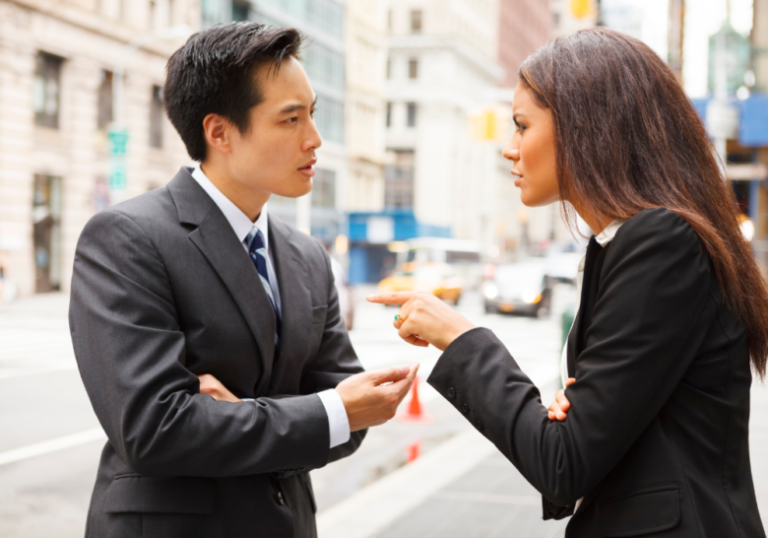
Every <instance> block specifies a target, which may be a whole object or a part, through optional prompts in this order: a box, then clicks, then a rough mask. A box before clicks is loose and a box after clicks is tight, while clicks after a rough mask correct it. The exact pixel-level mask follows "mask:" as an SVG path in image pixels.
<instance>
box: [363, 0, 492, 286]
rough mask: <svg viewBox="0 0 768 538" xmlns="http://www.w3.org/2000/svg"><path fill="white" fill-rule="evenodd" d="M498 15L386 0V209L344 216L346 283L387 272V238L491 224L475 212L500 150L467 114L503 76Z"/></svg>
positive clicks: (478, 5)
mask: <svg viewBox="0 0 768 538" xmlns="http://www.w3.org/2000/svg"><path fill="white" fill-rule="evenodd" d="M498 13H499V4H498V0H482V1H475V2H470V1H456V2H450V3H445V2H439V1H436V0H421V1H416V2H415V1H411V0H392V1H390V2H389V10H388V13H387V30H388V38H387V49H388V56H387V64H386V84H385V94H386V97H387V105H386V110H385V118H384V123H385V126H386V156H385V159H386V164H385V167H384V189H383V191H384V192H383V195H384V196H383V204H382V205H383V207H384V209H383V211H378V212H377V211H369V212H360V213H352V214H351V215H350V228H349V231H350V233H349V236H350V242H351V247H350V279H351V280H352V281H353V282H364V281H368V282H375V281H377V280H378V279H380V278H381V277H383V276H385V274H386V272H387V270H389V269H391V266H392V260H393V259H394V255H393V254H392V253H391V252H389V243H391V242H392V241H400V240H405V239H410V238H413V237H420V236H438V237H455V238H471V239H476V238H478V237H480V236H482V235H483V234H484V233H485V231H486V230H487V229H489V228H491V227H492V222H491V221H492V219H491V218H490V217H486V218H484V219H483V218H480V219H478V218H477V213H478V211H481V212H482V213H487V211H486V209H485V207H486V203H485V202H487V199H488V198H490V197H492V196H493V195H492V191H491V190H489V184H491V183H493V181H488V179H487V178H489V177H494V176H495V174H496V166H497V162H498V161H497V157H498V148H497V147H496V146H495V145H492V144H484V143H482V142H477V141H473V140H472V138H471V136H470V128H469V117H470V115H471V113H472V112H473V111H475V110H477V109H478V108H480V107H482V105H483V104H485V103H486V102H487V101H488V100H492V99H494V96H493V95H492V91H493V89H494V88H496V87H497V86H498V84H499V83H500V81H501V80H502V79H503V77H504V70H503V69H502V67H501V66H500V65H499V63H498V61H497V56H498Z"/></svg>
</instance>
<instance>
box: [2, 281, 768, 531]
mask: <svg viewBox="0 0 768 538" xmlns="http://www.w3.org/2000/svg"><path fill="white" fill-rule="evenodd" d="M371 290H372V288H364V289H358V290H357V293H356V299H357V301H356V303H357V314H356V327H355V329H354V330H353V331H352V333H351V335H352V339H353V342H354V344H355V347H356V349H357V351H358V354H359V356H360V359H361V361H362V362H363V364H364V365H365V366H366V368H368V369H376V368H382V367H386V366H389V365H396V364H408V363H411V362H416V361H418V362H420V363H421V375H420V377H421V379H422V383H421V385H420V394H421V401H422V403H423V404H424V408H425V411H426V412H427V413H429V414H430V415H432V417H433V419H434V420H433V421H432V422H431V423H430V424H424V425H415V424H406V423H402V422H399V421H397V420H394V421H392V422H390V423H388V424H387V425H385V426H382V427H379V428H376V429H374V430H372V431H371V432H370V433H369V435H368V438H367V439H366V442H365V443H364V444H363V446H362V448H361V449H360V450H359V451H358V452H357V453H356V454H355V455H353V456H352V457H350V458H348V459H346V460H343V461H341V462H338V463H335V464H333V465H331V466H329V467H327V468H325V469H320V470H318V471H315V472H313V481H314V485H315V492H316V496H317V500H318V505H319V510H320V514H319V519H320V520H321V521H322V518H323V516H324V514H326V513H330V512H332V509H333V508H334V507H336V506H341V505H343V504H344V502H343V501H346V502H349V501H350V499H353V498H354V497H353V496H354V494H355V493H358V492H361V491H363V490H365V489H371V488H370V486H372V485H373V486H375V485H376V483H377V481H379V479H380V478H382V477H384V476H387V475H390V474H397V472H402V471H404V470H406V471H407V470H408V469H407V468H408V467H410V466H408V465H406V461H407V457H408V453H409V450H411V451H412V450H413V446H414V445H416V444H418V447H419V451H420V454H421V457H420V460H424V463H425V464H427V463H428V462H429V461H430V458H432V454H433V452H434V454H435V455H436V457H437V456H438V453H439V452H440V450H436V449H437V448H438V447H441V446H446V447H448V446H449V445H451V443H452V442H462V443H467V442H469V443H470V444H471V443H475V444H476V443H478V442H482V438H480V436H479V435H477V434H476V433H475V432H474V431H473V429H472V428H471V426H470V425H469V424H467V423H466V422H465V421H464V419H463V418H462V417H461V415H460V414H459V413H457V412H456V411H455V410H454V409H453V408H452V407H451V406H450V405H448V404H447V403H446V402H445V401H444V400H443V399H442V398H440V397H439V396H438V395H437V394H436V393H435V392H434V391H433V390H432V389H431V388H430V387H429V386H428V385H426V384H425V383H424V382H423V379H425V378H426V377H427V376H428V374H429V371H430V370H431V368H432V366H433V365H434V363H435V361H436V360H437V358H438V357H439V352H437V351H436V350H434V349H426V350H425V349H421V348H414V347H409V346H406V345H405V344H403V343H402V342H401V341H400V340H399V339H398V337H397V335H396V333H395V331H394V329H393V328H392V326H391V321H392V318H393V317H394V313H395V312H396V310H395V309H394V308H387V307H383V306H380V305H369V304H367V303H366V302H365V301H364V295H365V293H366V292H369V291H371ZM573 294H574V292H573V289H572V288H570V287H568V286H560V287H558V288H556V293H555V300H554V313H553V314H552V316H551V317H550V318H548V319H543V320H539V319H531V318H523V317H515V316H499V315H485V314H484V313H483V311H482V304H481V300H480V297H479V296H478V295H472V294H466V296H465V299H464V300H463V301H462V303H461V304H460V306H459V309H460V310H461V311H462V312H463V313H464V314H466V315H467V316H468V317H470V318H471V319H473V320H474V321H475V322H476V323H478V324H480V325H484V326H487V327H490V328H492V329H493V330H494V331H496V332H497V334H499V335H500V337H501V338H502V340H503V341H504V342H505V343H506V344H507V345H508V347H509V348H510V349H511V350H512V352H513V354H514V356H515V358H516V359H517V360H518V361H519V362H520V364H521V365H522V367H523V368H524V369H525V371H526V372H528V373H529V375H530V376H531V377H532V379H533V380H534V381H535V382H536V383H537V385H539V386H540V387H542V388H543V389H545V390H544V391H543V392H544V398H545V401H549V399H551V398H552V395H553V394H554V391H555V390H556V388H557V386H556V383H557V375H558V374H557V367H558V365H557V362H558V357H559V352H560V339H561V333H560V316H559V313H560V312H561V311H562V309H563V307H564V305H567V304H568V303H569V302H570V301H572V300H573V298H574V297H573ZM67 303H68V297H67V296H66V295H64V294H51V295H41V296H35V297H31V298H27V299H23V300H21V301H18V302H16V303H13V304H11V305H6V306H2V307H0V341H1V342H2V343H3V345H2V348H1V349H0V431H2V435H1V436H0V536H8V537H14V538H15V537H19V538H38V537H39V538H43V537H46V538H47V537H50V536H57V537H61V538H69V537H79V536H82V534H83V529H84V521H85V513H86V510H87V507H88V501H89V495H90V491H91V487H92V484H93V480H94V477H95V471H96V464H97V460H98V457H99V452H100V450H101V447H102V445H103V442H104V437H103V433H101V431H100V428H99V425H98V422H97V421H96V418H95V416H94V414H93V411H92V409H91V407H90V403H89V402H88V399H87V397H86V394H85V391H84V390H83V387H82V383H81V381H80V378H79V374H78V372H77V369H76V365H75V361H74V357H73V354H72V351H71V344H70V341H69V332H68V329H67V321H66V312H67ZM753 402H754V404H753V410H752V417H753V418H752V465H753V472H754V475H755V485H756V488H757V490H758V500H759V502H760V504H761V507H762V508H763V513H766V510H768V462H766V461H765V458H763V457H762V456H763V455H764V454H765V448H764V443H765V442H766V440H768V418H766V415H767V413H766V411H768V391H766V389H765V387H763V386H762V385H759V384H757V383H756V384H755V390H754V391H753ZM407 403H408V400H407V399H406V401H405V402H404V405H405V404H407ZM465 446H468V445H465ZM473 446H474V445H473ZM409 447H410V448H409ZM461 450H463V451H465V453H464V454H463V455H462V454H461V453H459V457H460V458H462V459H467V458H470V456H471V454H470V452H471V450H470V449H468V448H461ZM492 452H493V451H492V449H491V448H488V447H484V448H482V449H481V450H478V451H476V454H477V461H476V462H474V463H473V462H471V461H470V462H469V463H468V465H469V464H472V465H474V467H471V469H472V470H471V472H468V473H466V475H463V476H462V477H459V476H457V479H458V478H460V480H458V482H456V483H455V484H453V485H450V487H448V488H447V489H446V490H443V491H440V492H437V494H435V495H433V497H430V501H429V502H427V503H425V504H424V505H423V506H424V508H423V509H422V508H418V507H419V506H421V505H416V506H414V507H412V508H418V509H417V510H415V511H414V510H411V513H409V514H408V515H406V517H405V519H404V520H403V521H404V522H403V523H402V525H404V524H405V523H408V522H409V521H411V520H413V519H414V518H417V515H419V514H421V515H422V516H423V517H422V519H423V518H425V517H429V518H431V517H438V516H439V514H441V512H440V510H443V511H445V510H446V508H445V506H447V505H445V503H449V502H452V503H454V504H456V503H458V504H457V506H459V505H461V506H466V503H465V502H464V501H462V499H465V498H466V496H467V495H471V498H472V499H473V500H474V501H475V502H477V503H480V505H482V506H485V507H486V508H487V509H488V510H497V512H498V511H499V510H502V511H503V512H502V513H506V514H510V515H509V516H508V518H507V519H509V518H511V517H512V515H513V514H519V513H524V514H525V515H526V517H528V519H530V520H532V521H534V520H536V519H538V518H540V515H539V507H538V506H534V504H535V503H534V502H533V501H535V500H536V497H535V492H534V491H533V490H532V489H530V487H529V486H527V485H526V484H524V482H523V481H522V478H521V477H520V476H519V474H518V473H517V472H516V471H515V470H514V468H512V466H511V465H507V464H505V462H504V460H503V458H500V457H496V456H493V453H492ZM441 457H444V456H441ZM489 458H490V459H489ZM470 459H471V458H470ZM434 461H435V462H436V461H437V460H434ZM456 461H458V460H456ZM417 463H418V462H417ZM467 470H468V471H469V470H470V468H469V467H468V468H467ZM456 472H458V471H456ZM403 476H405V475H403ZM414 476H415V475H414ZM423 476H427V477H428V476H429V475H423ZM483 476H485V478H483ZM473 477H474V478H473ZM430 480H432V479H431V478H423V477H422V478H418V477H416V478H410V479H406V481H405V486H403V487H405V489H411V486H413V488H414V489H418V488H422V489H423V488H426V490H425V493H424V495H427V493H430V492H432V490H433V489H435V488H432V487H431V485H430V484H429V483H424V482H429V481H430ZM419 481H421V482H422V483H418V482H419ZM462 484H463V485H462ZM465 486H466V487H465ZM462 487H465V489H466V488H469V489H472V491H473V492H472V493H466V492H464V491H463V490H461V488H462ZM478 488H479V489H480V490H482V491H483V492H485V493H486V495H485V497H484V496H483V495H480V494H478V493H477V490H478ZM512 488H517V489H516V490H515V491H520V488H528V490H527V491H526V495H525V496H523V497H521V496H520V495H519V494H518V493H515V495H517V496H516V497H515V496H510V495H509V492H512ZM499 492H502V493H504V494H506V497H505V496H504V495H501V494H499ZM505 492H506V493H505ZM430 494H431V493H430ZM500 498H501V499H502V500H503V499H508V498H512V499H518V500H519V499H522V505H519V506H506V507H505V505H504V503H501V504H500V503H499V499H500ZM436 499H437V500H440V499H442V501H443V505H441V506H443V508H441V509H438V508H439V507H438V506H437V504H435V503H436V502H437V501H436ZM486 501H487V502H486ZM515 502H516V501H515ZM430 503H432V504H430ZM483 503H484V504H483ZM517 504H520V503H517ZM483 513H486V512H483ZM493 513H494V512H492V511H491V512H487V513H486V516H483V517H484V518H485V519H486V520H487V518H488V517H489V516H488V515H487V514H493ZM444 515H445V514H444ZM339 517H340V516H339ZM439 517H443V516H439ZM456 517H461V518H464V519H462V521H465V523H466V524H469V522H470V521H472V517H473V516H472V514H469V513H468V514H467V515H466V516H463V515H461V514H459V515H457V516H456ZM475 517H477V516H475ZM515 517H517V516H515ZM417 519H418V518H417ZM509 521H512V523H509V524H510V525H512V524H513V523H514V521H516V520H514V519H511V520H509ZM534 523H535V521H534ZM390 524H391V525H390V527H389V528H390V529H391V530H390V531H389V532H383V533H381V534H379V535H378V536H382V537H384V536H392V537H394V536H406V535H407V533H405V532H404V530H403V529H402V528H400V527H398V526H397V522H396V521H393V522H390ZM518 524H519V523H514V525H518ZM536 524H537V525H544V526H543V527H538V526H537V527H536V529H538V528H544V529H549V531H547V533H546V534H536V532H538V531H533V530H530V531H529V532H528V533H527V534H526V536H531V537H532V538H537V536H541V537H544V536H550V535H553V536H554V534H552V532H553V531H554V530H555V529H556V528H562V524H561V523H559V524H554V525H555V526H553V524H549V523H546V524H545V523H542V522H540V521H539V522H538V523H536ZM402 525H401V527H402ZM409 525H410V523H409ZM505 528H506V527H505ZM510 528H513V527H510ZM514 528H517V527H514ZM526 528H527V529H532V528H533V527H526ZM321 530H322V527H321ZM456 532H458V531H456ZM542 532H543V531H542ZM532 533H533V534H532ZM321 535H322V536H324V537H325V538H334V537H341V536H347V535H346V534H342V533H332V532H327V533H321ZM414 536H415V535H414ZM457 536H458V535H457Z"/></svg>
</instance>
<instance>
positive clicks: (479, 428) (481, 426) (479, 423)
mask: <svg viewBox="0 0 768 538" xmlns="http://www.w3.org/2000/svg"><path fill="white" fill-rule="evenodd" d="M475 426H477V431H479V432H481V431H483V430H484V429H485V424H483V422H482V421H480V420H477V421H475Z"/></svg>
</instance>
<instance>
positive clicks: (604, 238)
mask: <svg viewBox="0 0 768 538" xmlns="http://www.w3.org/2000/svg"><path fill="white" fill-rule="evenodd" d="M622 224H624V221H619V220H614V221H613V222H611V223H610V224H609V225H608V226H606V227H605V230H603V231H602V232H600V233H599V234H597V235H596V236H595V241H597V243H598V244H599V245H600V246H601V247H604V246H605V245H607V244H608V243H610V242H611V241H613V238H614V237H616V232H618V231H619V228H621V225H622ZM586 260H587V255H586V254H585V255H584V257H583V258H582V259H581V262H580V263H579V272H578V273H577V275H576V308H574V310H573V319H574V320H575V319H576V314H578V312H579V306H580V304H581V287H582V285H583V284H584V264H585V262H586ZM571 330H573V326H571ZM568 336H569V337H570V336H571V331H570V330H569V331H568ZM567 380H568V339H567V338H566V339H565V345H564V346H563V353H562V354H561V355H560V381H561V382H562V384H563V386H565V382H566V381H567ZM583 500H584V498H583V497H582V498H581V499H579V500H578V501H576V504H575V505H574V508H573V512H574V513H575V512H576V510H578V509H579V505H580V504H581V501H583Z"/></svg>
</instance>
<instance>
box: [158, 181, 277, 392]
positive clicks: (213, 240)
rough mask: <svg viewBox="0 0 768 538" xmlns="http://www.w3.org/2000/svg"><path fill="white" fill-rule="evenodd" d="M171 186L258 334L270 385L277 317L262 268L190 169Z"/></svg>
mask: <svg viewBox="0 0 768 538" xmlns="http://www.w3.org/2000/svg"><path fill="white" fill-rule="evenodd" d="M168 190H169V191H170V192H171V196H172V197H173V199H174V202H175V203H176V208H177V211H178V213H179V221H180V222H181V223H182V224H192V225H195V226H197V227H196V228H195V229H194V230H192V231H191V232H190V234H189V239H190V240H191V241H192V243H194V244H195V246H197V248H198V249H199V250H200V252H202V254H203V256H205V258H206V259H207V260H208V263H210V264H211V266H212V267H213V269H214V270H215V271H216V273H217V274H218V275H219V277H221V280H222V281H223V282H224V285H225V286H226V287H227V289H228V290H229V292H230V294H231V295H232V299H233V300H234V301H235V304H237V307H238V308H239V310H240V312H241V313H242V314H243V317H244V318H245V320H246V322H247V324H248V327H249V328H250V329H251V332H252V333H253V335H254V337H255V338H256V343H257V345H258V346H259V350H260V351H261V358H262V361H263V369H264V375H262V376H261V378H260V380H259V387H260V388H262V389H266V384H267V383H268V382H269V379H270V377H271V373H272V363H273V361H274V355H275V325H276V321H275V313H274V310H273V309H272V305H271V304H270V302H269V297H267V293H266V292H265V291H264V287H263V286H262V285H261V281H260V280H259V275H258V272H257V271H256V268H255V267H254V266H253V263H251V260H250V259H249V258H248V254H247V253H246V252H245V249H244V248H243V246H242V245H241V244H240V242H239V241H238V240H237V237H236V236H235V234H234V232H233V231H232V227H231V226H230V224H229V222H227V219H226V217H224V215H223V214H222V212H221V211H220V210H219V208H218V207H217V206H216V204H215V203H214V202H213V200H211V198H210V197H209V196H208V194H206V192H205V191H204V190H203V189H202V188H201V187H200V186H199V185H198V184H197V182H196V181H195V180H194V178H192V176H191V175H190V174H189V172H188V171H187V170H185V169H182V170H181V171H180V172H179V174H177V176H176V177H175V178H174V179H173V181H172V182H171V183H170V184H169V185H168ZM256 394H262V393H260V392H258V391H257V393H256Z"/></svg>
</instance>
